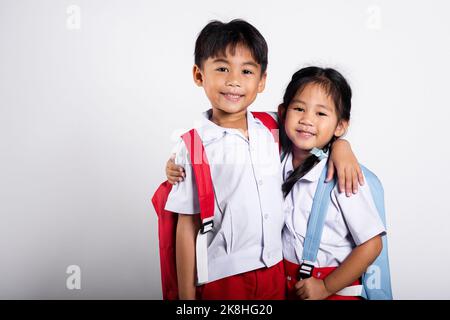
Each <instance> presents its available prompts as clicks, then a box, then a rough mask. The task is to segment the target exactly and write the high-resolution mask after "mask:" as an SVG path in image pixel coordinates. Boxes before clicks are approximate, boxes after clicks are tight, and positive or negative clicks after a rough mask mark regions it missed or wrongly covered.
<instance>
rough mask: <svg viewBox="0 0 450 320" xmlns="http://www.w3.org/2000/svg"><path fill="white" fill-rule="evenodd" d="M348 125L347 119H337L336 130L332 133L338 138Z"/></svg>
mask: <svg viewBox="0 0 450 320" xmlns="http://www.w3.org/2000/svg"><path fill="white" fill-rule="evenodd" d="M348 126H349V123H348V121H347V120H341V121H339V123H338V125H337V127H336V130H334V135H335V136H336V137H338V138H339V137H342V136H343V135H344V134H345V133H346V132H347V129H348Z"/></svg>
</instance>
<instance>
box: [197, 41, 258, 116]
mask: <svg viewBox="0 0 450 320" xmlns="http://www.w3.org/2000/svg"><path fill="white" fill-rule="evenodd" d="M193 71H194V81H195V83H196V84H197V85H198V86H201V87H203V89H204V90H205V93H206V96H207V97H208V99H209V101H210V103H211V106H212V108H213V113H215V112H219V113H222V114H233V115H239V117H245V114H246V112H247V108H248V106H249V105H251V104H252V103H253V101H254V100H255V99H256V96H257V94H258V93H260V92H262V91H263V90H264V87H265V83H266V74H265V73H264V74H261V65H260V64H258V63H257V62H256V61H255V59H254V57H253V56H252V52H251V51H250V49H248V48H247V47H245V46H242V45H239V44H238V45H237V46H236V47H235V48H234V50H232V48H227V50H226V52H225V55H223V54H221V55H219V56H216V57H210V58H208V59H207V60H205V61H204V62H203V64H202V66H200V67H199V66H196V65H195V66H194V70H193Z"/></svg>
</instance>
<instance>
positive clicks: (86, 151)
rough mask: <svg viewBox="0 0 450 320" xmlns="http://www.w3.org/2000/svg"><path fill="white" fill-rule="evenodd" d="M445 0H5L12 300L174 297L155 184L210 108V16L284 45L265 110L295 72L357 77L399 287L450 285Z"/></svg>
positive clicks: (2, 267) (1, 142) (6, 244)
mask: <svg viewBox="0 0 450 320" xmlns="http://www.w3.org/2000/svg"><path fill="white" fill-rule="evenodd" d="M449 17H450V3H449V2H448V1H444V0H441V1H437V0H436V1H406V0H403V1H387V0H386V1H382V0H371V1H368V0H354V1H343V0H341V1H332V0H328V1H261V0H252V1H237V0H230V1H226V2H224V1H206V0H205V1H143V0H141V1H138V0H133V1H125V0H116V1H111V0H109V1H108V0H84V1H81V0H72V1H65V0H64V1H63V0H60V1H57V0H52V1H50V0H41V1H31V0H29V1H24V0H21V1H17V0H0V219H1V223H0V257H1V258H0V259H1V263H0V298H2V299H46V298H48V299H119V298H122V299H161V288H160V276H159V271H160V270H159V256H158V243H157V225H156V223H157V221H156V216H155V213H154V211H153V208H152V207H151V204H150V197H151V195H152V193H153V192H154V190H155V189H156V187H157V186H158V185H159V183H160V182H162V181H163V179H164V165H165V162H166V160H167V158H168V156H169V154H170V150H171V149H172V146H173V143H174V141H175V139H176V137H177V136H178V135H179V134H180V133H181V132H183V130H185V129H188V128H190V127H191V126H192V125H193V124H194V123H195V121H196V119H198V118H199V114H200V113H201V112H202V111H204V110H205V109H207V108H208V107H209V106H208V101H207V100H206V98H205V96H204V94H203V91H202V89H200V88H197V87H196V86H195V85H194V84H193V81H192V79H191V68H192V65H193V49H194V41H195V39H196V36H197V34H198V33H199V31H200V30H201V29H202V27H203V26H204V25H205V24H206V23H207V22H209V21H210V20H212V19H219V20H223V21H229V20H231V19H233V18H243V19H246V20H248V21H249V22H250V23H252V24H253V25H255V26H256V27H257V28H258V29H259V30H260V31H261V33H262V34H263V35H264V37H265V38H266V40H267V42H268V45H269V67H268V82H267V87H266V90H265V92H264V93H262V94H260V95H259V97H258V98H257V100H256V102H255V103H254V105H253V107H252V110H275V108H276V106H277V105H278V103H280V101H281V98H282V95H283V91H284V88H285V86H286V85H287V83H288V82H289V79H290V77H291V75H292V73H293V72H294V71H296V70H297V69H298V68H300V67H303V66H307V65H312V64H315V65H320V66H331V67H335V68H337V69H338V70H340V71H341V72H342V73H343V74H344V75H345V76H346V77H347V78H348V79H349V81H350V83H351V85H352V88H353V91H354V99H353V112H352V125H351V129H350V132H349V134H348V136H347V138H348V139H349V141H350V142H351V144H352V146H353V149H354V151H355V153H356V155H357V156H358V158H359V159H360V161H361V162H362V163H364V164H365V165H366V166H367V167H369V168H371V169H372V170H373V171H374V172H375V173H377V175H378V176H379V177H380V179H381V180H382V182H383V184H384V187H385V193H386V196H385V197H386V207H387V215H388V232H389V244H390V246H389V253H390V259H391V272H392V275H391V276H392V282H393V289H394V295H395V297H396V298H397V299H449V298H450V275H448V274H446V273H445V272H439V273H437V274H435V273H434V272H433V271H432V270H433V269H435V268H437V270H440V269H441V268H444V270H445V266H447V265H449V264H450V250H449V243H450V232H449V230H450V227H449V226H450V204H449V203H448V202H447V198H448V190H449V189H448V187H447V185H446V183H447V181H448V179H449V177H450V174H449V173H448V170H449V168H448V164H449V163H450V153H449V150H448V137H449V134H448V128H449V127H450V125H449V121H450V117H449V116H450V109H449V108H450V104H449V98H448V92H449V90H448V86H449V85H450V83H449V80H448V77H449V73H450V62H449V61H450V60H449V57H450V41H449V35H450V19H449Z"/></svg>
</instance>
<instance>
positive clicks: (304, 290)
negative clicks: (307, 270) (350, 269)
mask: <svg viewBox="0 0 450 320" xmlns="http://www.w3.org/2000/svg"><path fill="white" fill-rule="evenodd" d="M295 289H296V294H297V296H298V297H299V299H301V300H324V299H326V298H328V297H329V296H331V293H330V292H328V290H327V288H326V287H325V282H324V281H323V280H320V279H316V278H313V277H311V278H308V279H303V280H300V281H299V282H297V283H296V284H295Z"/></svg>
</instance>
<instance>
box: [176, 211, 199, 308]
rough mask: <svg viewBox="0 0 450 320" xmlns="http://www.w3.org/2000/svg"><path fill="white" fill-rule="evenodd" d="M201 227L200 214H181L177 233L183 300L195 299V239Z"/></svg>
mask: <svg viewBox="0 0 450 320" xmlns="http://www.w3.org/2000/svg"><path fill="white" fill-rule="evenodd" d="M199 229H200V219H199V216H198V214H193V215H187V214H179V215H178V223H177V234H176V249H175V251H176V260H177V277H178V294H179V297H180V299H181V300H195V274H196V270H195V239H196V237H197V233H198V231H199Z"/></svg>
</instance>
